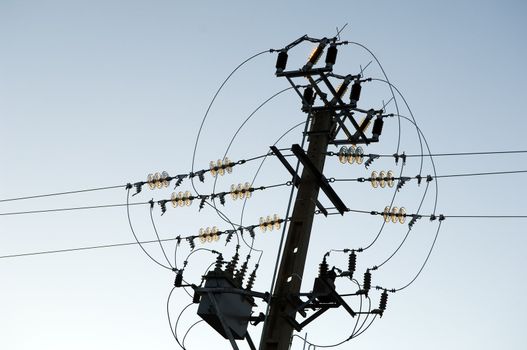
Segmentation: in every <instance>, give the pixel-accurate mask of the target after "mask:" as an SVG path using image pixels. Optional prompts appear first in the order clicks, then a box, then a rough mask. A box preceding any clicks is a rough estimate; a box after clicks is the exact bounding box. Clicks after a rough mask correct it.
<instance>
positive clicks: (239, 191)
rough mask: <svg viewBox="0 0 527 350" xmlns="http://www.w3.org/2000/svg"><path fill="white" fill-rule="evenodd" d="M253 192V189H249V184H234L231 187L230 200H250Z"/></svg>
mask: <svg viewBox="0 0 527 350" xmlns="http://www.w3.org/2000/svg"><path fill="white" fill-rule="evenodd" d="M253 191H254V188H252V187H251V184H250V183H248V182H246V183H245V184H241V183H240V184H238V186H236V185H235V184H232V185H231V192H230V194H231V198H232V200H237V199H244V198H247V199H249V198H251V195H252V192H253Z"/></svg>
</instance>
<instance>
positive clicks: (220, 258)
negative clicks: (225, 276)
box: [214, 253, 223, 272]
mask: <svg viewBox="0 0 527 350" xmlns="http://www.w3.org/2000/svg"><path fill="white" fill-rule="evenodd" d="M222 265H223V255H221V253H220V254H218V256H217V257H216V264H215V265H214V271H216V272H220V271H221V267H222Z"/></svg>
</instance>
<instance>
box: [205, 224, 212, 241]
mask: <svg viewBox="0 0 527 350" xmlns="http://www.w3.org/2000/svg"><path fill="white" fill-rule="evenodd" d="M205 238H206V239H207V242H209V243H210V242H212V234H211V232H210V227H207V228H206V229H205Z"/></svg>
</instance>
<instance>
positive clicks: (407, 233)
mask: <svg viewBox="0 0 527 350" xmlns="http://www.w3.org/2000/svg"><path fill="white" fill-rule="evenodd" d="M429 184H430V183H429V182H427V183H426V188H425V191H424V195H423V197H422V198H421V203H419V207H418V208H417V211H416V215H419V212H420V211H421V207H422V205H423V202H424V200H425V198H426V192H428V187H429ZM411 231H412V227H408V231H406V235H405V236H404V238H403V240H402V241H401V243H400V244H399V246H398V247H397V249H395V251H394V252H393V253H392V254H391V255H390V256H389V257H388V258H386V259H385V260H384V261H383V262H382V263H380V264H378V265H376V266H374V267H372V268H371V270H377V269H379V268H380V267H382V266H383V265H384V264H386V263H387V262H388V261H390V260H391V259H392V258H393V257H394V256H395V254H397V252H398V251H399V250H400V249H401V247H402V246H403V245H404V243H405V242H406V239H407V238H408V236H409V235H410V232H411Z"/></svg>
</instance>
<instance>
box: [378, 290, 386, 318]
mask: <svg viewBox="0 0 527 350" xmlns="http://www.w3.org/2000/svg"><path fill="white" fill-rule="evenodd" d="M387 303H388V292H387V291H386V290H385V291H384V292H382V294H381V301H380V302H379V310H381V316H382V314H383V313H384V311H385V310H386V304H387Z"/></svg>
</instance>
